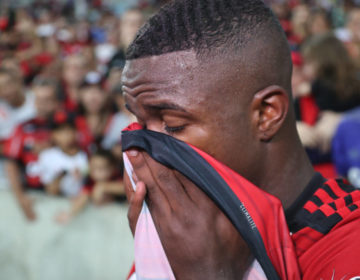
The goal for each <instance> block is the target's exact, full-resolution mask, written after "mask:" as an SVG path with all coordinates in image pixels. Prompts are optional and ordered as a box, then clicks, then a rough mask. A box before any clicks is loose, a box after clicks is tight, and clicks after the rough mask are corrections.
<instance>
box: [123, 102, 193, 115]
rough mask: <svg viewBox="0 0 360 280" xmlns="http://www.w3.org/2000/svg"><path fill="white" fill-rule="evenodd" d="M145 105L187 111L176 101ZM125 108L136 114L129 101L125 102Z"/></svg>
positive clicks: (158, 108) (152, 107)
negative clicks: (175, 102)
mask: <svg viewBox="0 0 360 280" xmlns="http://www.w3.org/2000/svg"><path fill="white" fill-rule="evenodd" d="M144 107H145V108H146V109H148V110H159V111H161V110H176V111H180V112H184V113H187V111H186V110H185V109H184V108H182V107H180V106H179V105H177V104H174V103H159V104H154V105H152V104H151V105H150V104H149V105H144ZM125 108H126V109H127V110H128V111H129V112H130V113H132V114H133V115H135V116H136V114H135V112H134V110H133V109H132V108H131V107H130V105H129V104H128V103H125Z"/></svg>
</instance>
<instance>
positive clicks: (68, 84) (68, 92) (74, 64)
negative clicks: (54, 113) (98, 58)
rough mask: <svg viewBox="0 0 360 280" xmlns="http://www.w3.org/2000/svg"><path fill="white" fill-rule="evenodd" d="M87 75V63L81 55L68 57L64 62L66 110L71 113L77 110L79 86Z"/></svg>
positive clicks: (63, 77)
mask: <svg viewBox="0 0 360 280" xmlns="http://www.w3.org/2000/svg"><path fill="white" fill-rule="evenodd" d="M86 73H87V61H86V59H85V57H84V56H82V55H80V54H76V55H70V56H67V57H66V58H65V60H64V65H63V71H62V81H63V92H64V98H65V100H64V102H65V109H66V110H67V111H69V112H74V111H76V110H77V107H78V103H79V86H80V84H81V82H82V81H83V80H84V77H85V74H86Z"/></svg>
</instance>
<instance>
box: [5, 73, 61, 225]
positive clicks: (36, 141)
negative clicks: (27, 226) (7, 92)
mask: <svg viewBox="0 0 360 280" xmlns="http://www.w3.org/2000/svg"><path fill="white" fill-rule="evenodd" d="M33 91H34V95H35V107H36V111H37V112H36V116H35V117H34V118H32V119H30V120H28V121H27V122H25V123H23V124H21V125H19V126H18V127H17V129H16V130H15V132H14V133H13V135H12V137H11V138H10V139H9V140H8V141H7V142H6V143H5V145H4V155H5V157H6V158H7V163H6V170H7V174H8V178H9V182H10V186H11V189H12V191H13V193H14V195H15V198H16V200H17V202H18V203H19V206H20V207H21V209H22V210H23V212H24V215H25V216H26V218H27V219H28V220H30V221H31V220H34V219H35V218H36V215H35V212H34V210H33V206H32V201H31V199H30V197H29V196H28V195H27V194H26V192H25V190H28V189H32V190H36V189H41V188H42V185H41V183H40V179H39V176H38V175H39V174H38V172H37V170H36V161H37V159H38V155H39V153H40V152H41V151H42V150H43V149H45V148H48V147H49V145H50V127H49V124H48V120H49V118H50V117H51V116H52V115H53V114H54V112H55V110H56V108H57V106H58V105H59V102H58V97H57V84H56V82H55V81H54V80H51V79H46V78H44V79H43V78H39V79H37V80H35V81H34V84H33ZM23 179H24V180H23Z"/></svg>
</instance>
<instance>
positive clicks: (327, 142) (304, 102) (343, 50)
mask: <svg viewBox="0 0 360 280" xmlns="http://www.w3.org/2000/svg"><path fill="white" fill-rule="evenodd" d="M270 5H271V7H272V9H273V11H274V13H275V14H276V15H277V16H278V18H279V19H280V23H281V25H282V27H283V29H284V30H285V33H286V36H287V38H288V41H289V44H290V48H291V51H292V53H291V55H292V60H293V65H294V68H293V77H292V88H293V98H294V105H295V109H296V110H295V111H296V117H297V128H298V131H299V135H300V138H301V141H302V143H303V145H304V146H305V148H306V150H307V152H308V155H309V157H310V159H311V161H312V163H313V165H314V167H315V169H316V170H318V171H319V172H321V173H322V174H323V175H324V176H325V177H336V176H343V177H346V178H348V179H349V180H350V181H351V183H352V184H354V185H355V186H357V187H360V169H359V167H360V137H359V136H360V107H359V106H360V1H357V0H342V1H339V0H333V1H332V0H323V1H320V0H319V1H297V0H293V1H270Z"/></svg>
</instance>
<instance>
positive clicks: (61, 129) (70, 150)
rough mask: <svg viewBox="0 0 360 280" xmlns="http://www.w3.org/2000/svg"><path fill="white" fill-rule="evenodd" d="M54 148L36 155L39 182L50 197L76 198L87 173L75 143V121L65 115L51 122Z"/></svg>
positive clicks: (85, 162)
mask: <svg viewBox="0 0 360 280" xmlns="http://www.w3.org/2000/svg"><path fill="white" fill-rule="evenodd" d="M51 139H52V143H53V144H54V146H53V147H51V148H48V149H45V150H44V151H42V152H41V153H40V155H39V160H38V163H37V165H38V169H39V176H40V181H41V183H42V184H43V185H44V186H45V190H46V192H47V193H48V194H50V195H63V196H66V197H75V196H77V195H78V193H79V191H80V189H81V184H82V178H83V176H84V174H85V173H86V172H87V168H88V166H87V165H88V163H87V156H86V153H85V152H83V151H81V150H80V148H79V145H78V143H77V137H76V127H75V124H74V119H73V118H72V117H71V116H70V115H68V114H66V113H65V112H58V113H56V114H55V116H54V118H53V120H52V128H51Z"/></svg>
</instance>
